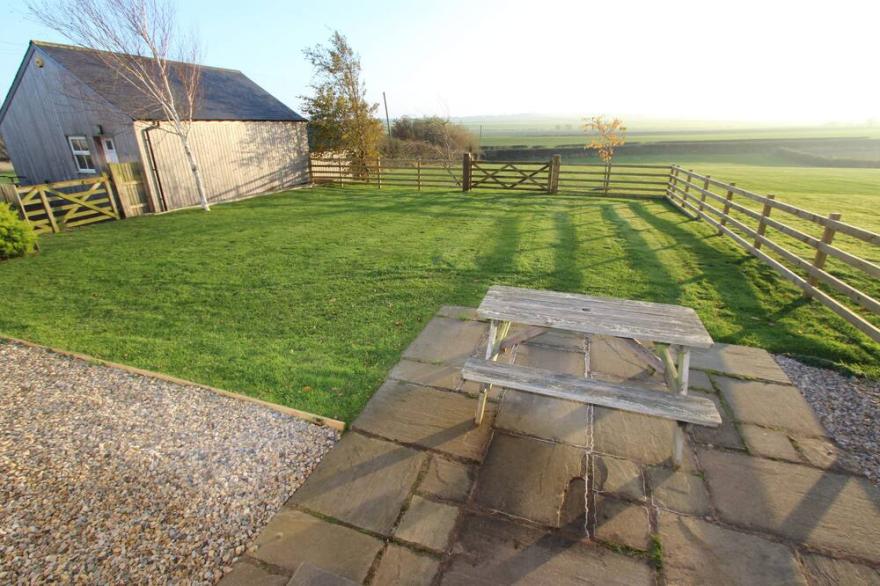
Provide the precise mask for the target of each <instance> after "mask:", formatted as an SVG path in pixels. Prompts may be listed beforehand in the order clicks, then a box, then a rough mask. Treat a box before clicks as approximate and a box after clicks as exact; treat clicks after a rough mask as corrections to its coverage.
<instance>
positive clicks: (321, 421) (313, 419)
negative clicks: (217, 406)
mask: <svg viewBox="0 0 880 586" xmlns="http://www.w3.org/2000/svg"><path fill="white" fill-rule="evenodd" d="M0 341H3V342H14V343H16V344H21V345H22V346H27V347H29V348H39V349H40V350H48V351H49V352H52V353H54V354H60V355H62V356H68V357H70V358H77V359H79V360H85V361H87V362H93V363H97V364H100V365H102V366H110V367H113V368H118V369H120V370H124V371H126V372H129V373H131V374H137V375H140V376H148V377H150V378H155V379H159V380H163V381H166V382H169V383H174V384H178V385H186V386H190V387H198V388H200V389H204V390H206V391H211V392H212V393H217V394H218V395H223V396H224V397H229V398H230V399H237V400H239V401H247V402H248V403H254V404H256V405H260V406H262V407H266V408H267V409H271V410H273V411H276V412H278V413H282V414H284V415H289V416H291V417H296V418H298V419H302V420H305V421H308V422H309V423H314V424H316V425H323V426H325V427H329V428H331V429H335V430H338V431H345V422H344V421H339V420H337V419H331V418H329V417H323V416H321V415H315V414H314V413H309V412H308V411H300V410H299V409H294V408H292V407H285V406H284V405H276V404H275V403H270V402H268V401H263V400H262V399H257V398H255V397H249V396H247V395H242V394H240V393H233V392H232V391H225V390H223V389H218V388H216V387H211V386H208V385H203V384H201V383H197V382H193V381H190V380H186V379H183V378H177V377H176V376H171V375H168V374H163V373H161V372H154V371H152V370H145V369H143V368H137V367H134V366H128V365H126V364H119V363H118V362H111V361H109V360H103V359H101V358H95V357H94V356H89V355H88V354H80V353H79V352H70V351H68V350H60V349H58V348H52V347H51V346H43V345H42V344H36V343H34V342H29V341H27V340H22V339H20V338H14V337H12V336H7V335H6V334H3V333H0Z"/></svg>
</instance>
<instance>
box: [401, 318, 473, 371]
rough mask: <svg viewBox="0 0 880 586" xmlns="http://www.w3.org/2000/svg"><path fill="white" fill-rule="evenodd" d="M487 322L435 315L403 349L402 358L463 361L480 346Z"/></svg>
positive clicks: (461, 362) (425, 360) (451, 362)
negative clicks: (407, 346)
mask: <svg viewBox="0 0 880 586" xmlns="http://www.w3.org/2000/svg"><path fill="white" fill-rule="evenodd" d="M488 332H489V326H488V325H487V324H485V323H483V322H476V321H468V320H461V319H452V318H448V317H435V318H434V319H432V320H431V321H430V322H428V325H427V326H425V329H424V330H422V332H421V333H420V334H419V335H418V337H416V339H415V340H413V342H412V344H410V345H409V348H407V349H406V350H405V351H404V352H403V358H406V359H409V360H416V361H419V362H429V363H441V362H442V363H446V364H464V361H465V360H467V359H468V358H470V357H471V356H475V355H477V354H478V353H479V352H480V350H483V349H484V343H485V340H486V336H487V335H488Z"/></svg>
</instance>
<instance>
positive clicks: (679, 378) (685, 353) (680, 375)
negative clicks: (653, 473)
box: [672, 346, 691, 468]
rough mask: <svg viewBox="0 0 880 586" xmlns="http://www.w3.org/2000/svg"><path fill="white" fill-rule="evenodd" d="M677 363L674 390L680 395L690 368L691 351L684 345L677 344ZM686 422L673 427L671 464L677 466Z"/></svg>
mask: <svg viewBox="0 0 880 586" xmlns="http://www.w3.org/2000/svg"><path fill="white" fill-rule="evenodd" d="M677 350H678V364H677V365H676V371H677V373H676V378H675V384H676V388H675V389H674V392H676V393H678V394H679V395H681V396H685V395H687V394H688V375H689V374H690V368H691V351H690V348H687V347H685V346H678V347H677ZM685 425H686V424H684V423H682V422H680V421H679V422H678V425H677V426H676V427H675V439H674V444H673V448H672V464H673V465H674V466H675V467H676V468H679V467H680V466H681V463H682V461H683V460H684V438H685V435H686V434H687V428H686V427H685Z"/></svg>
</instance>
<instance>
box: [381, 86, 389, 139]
mask: <svg viewBox="0 0 880 586" xmlns="http://www.w3.org/2000/svg"><path fill="white" fill-rule="evenodd" d="M382 101H383V102H385V126H386V127H387V128H388V136H389V137H390V136H391V118H389V117H388V98H386V97H385V92H382Z"/></svg>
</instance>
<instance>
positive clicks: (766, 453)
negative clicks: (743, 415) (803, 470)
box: [739, 424, 801, 462]
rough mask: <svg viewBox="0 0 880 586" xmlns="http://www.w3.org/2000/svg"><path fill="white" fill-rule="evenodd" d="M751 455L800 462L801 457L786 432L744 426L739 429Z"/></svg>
mask: <svg viewBox="0 0 880 586" xmlns="http://www.w3.org/2000/svg"><path fill="white" fill-rule="evenodd" d="M739 430H740V433H741V434H742V436H743V439H744V440H745V442H746V447H747V448H748V450H749V453H751V454H754V455H755V456H761V457H764V458H775V459H777V460H788V461H789V462H800V461H801V457H800V456H799V455H798V453H797V450H795V449H794V445H792V443H791V440H790V439H788V435H786V434H785V433H784V432H781V431H776V430H773V429H767V428H765V427H758V426H756V425H748V424H743V425H741V426H740V428H739Z"/></svg>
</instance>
